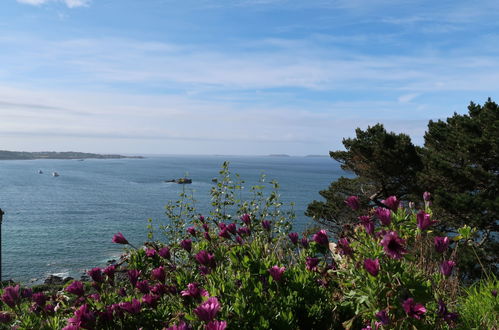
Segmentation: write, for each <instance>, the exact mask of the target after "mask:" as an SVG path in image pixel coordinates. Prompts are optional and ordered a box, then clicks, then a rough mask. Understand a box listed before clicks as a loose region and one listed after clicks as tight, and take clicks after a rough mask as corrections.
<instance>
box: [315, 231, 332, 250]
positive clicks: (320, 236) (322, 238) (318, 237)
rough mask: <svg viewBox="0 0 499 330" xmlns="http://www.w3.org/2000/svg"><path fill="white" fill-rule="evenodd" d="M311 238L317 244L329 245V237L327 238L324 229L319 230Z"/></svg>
mask: <svg viewBox="0 0 499 330" xmlns="http://www.w3.org/2000/svg"><path fill="white" fill-rule="evenodd" d="M312 239H313V240H314V241H315V242H316V243H317V244H319V245H322V246H325V247H327V246H328V245H329V239H328V238H327V233H326V231H325V230H324V229H321V230H319V231H318V232H317V233H315V234H314V236H312Z"/></svg>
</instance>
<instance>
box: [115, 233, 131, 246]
mask: <svg viewBox="0 0 499 330" xmlns="http://www.w3.org/2000/svg"><path fill="white" fill-rule="evenodd" d="M113 243H117V244H128V241H127V239H126V238H125V236H123V234H122V233H116V234H114V236H113Z"/></svg>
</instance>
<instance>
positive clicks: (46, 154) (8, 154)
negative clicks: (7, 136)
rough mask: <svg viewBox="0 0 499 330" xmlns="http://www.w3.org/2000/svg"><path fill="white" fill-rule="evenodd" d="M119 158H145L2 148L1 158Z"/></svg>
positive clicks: (0, 151)
mask: <svg viewBox="0 0 499 330" xmlns="http://www.w3.org/2000/svg"><path fill="white" fill-rule="evenodd" d="M88 158H93V159H118V158H144V157H142V156H122V155H100V154H92V153H88V152H75V151H63V152H56V151H39V152H27V151H7V150H0V160H22V159H25V160H29V159H88Z"/></svg>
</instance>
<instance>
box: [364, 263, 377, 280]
mask: <svg viewBox="0 0 499 330" xmlns="http://www.w3.org/2000/svg"><path fill="white" fill-rule="evenodd" d="M364 269H365V270H366V271H367V272H368V273H369V274H371V275H372V276H377V275H378V273H379V260H378V259H365V260H364Z"/></svg>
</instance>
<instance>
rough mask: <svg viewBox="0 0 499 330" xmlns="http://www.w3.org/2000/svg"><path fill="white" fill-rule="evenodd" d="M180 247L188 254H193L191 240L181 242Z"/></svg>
mask: <svg viewBox="0 0 499 330" xmlns="http://www.w3.org/2000/svg"><path fill="white" fill-rule="evenodd" d="M180 247H181V248H182V249H184V250H186V251H187V252H191V249H192V241H191V240H190V239H184V240H183V241H182V242H180Z"/></svg>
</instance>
